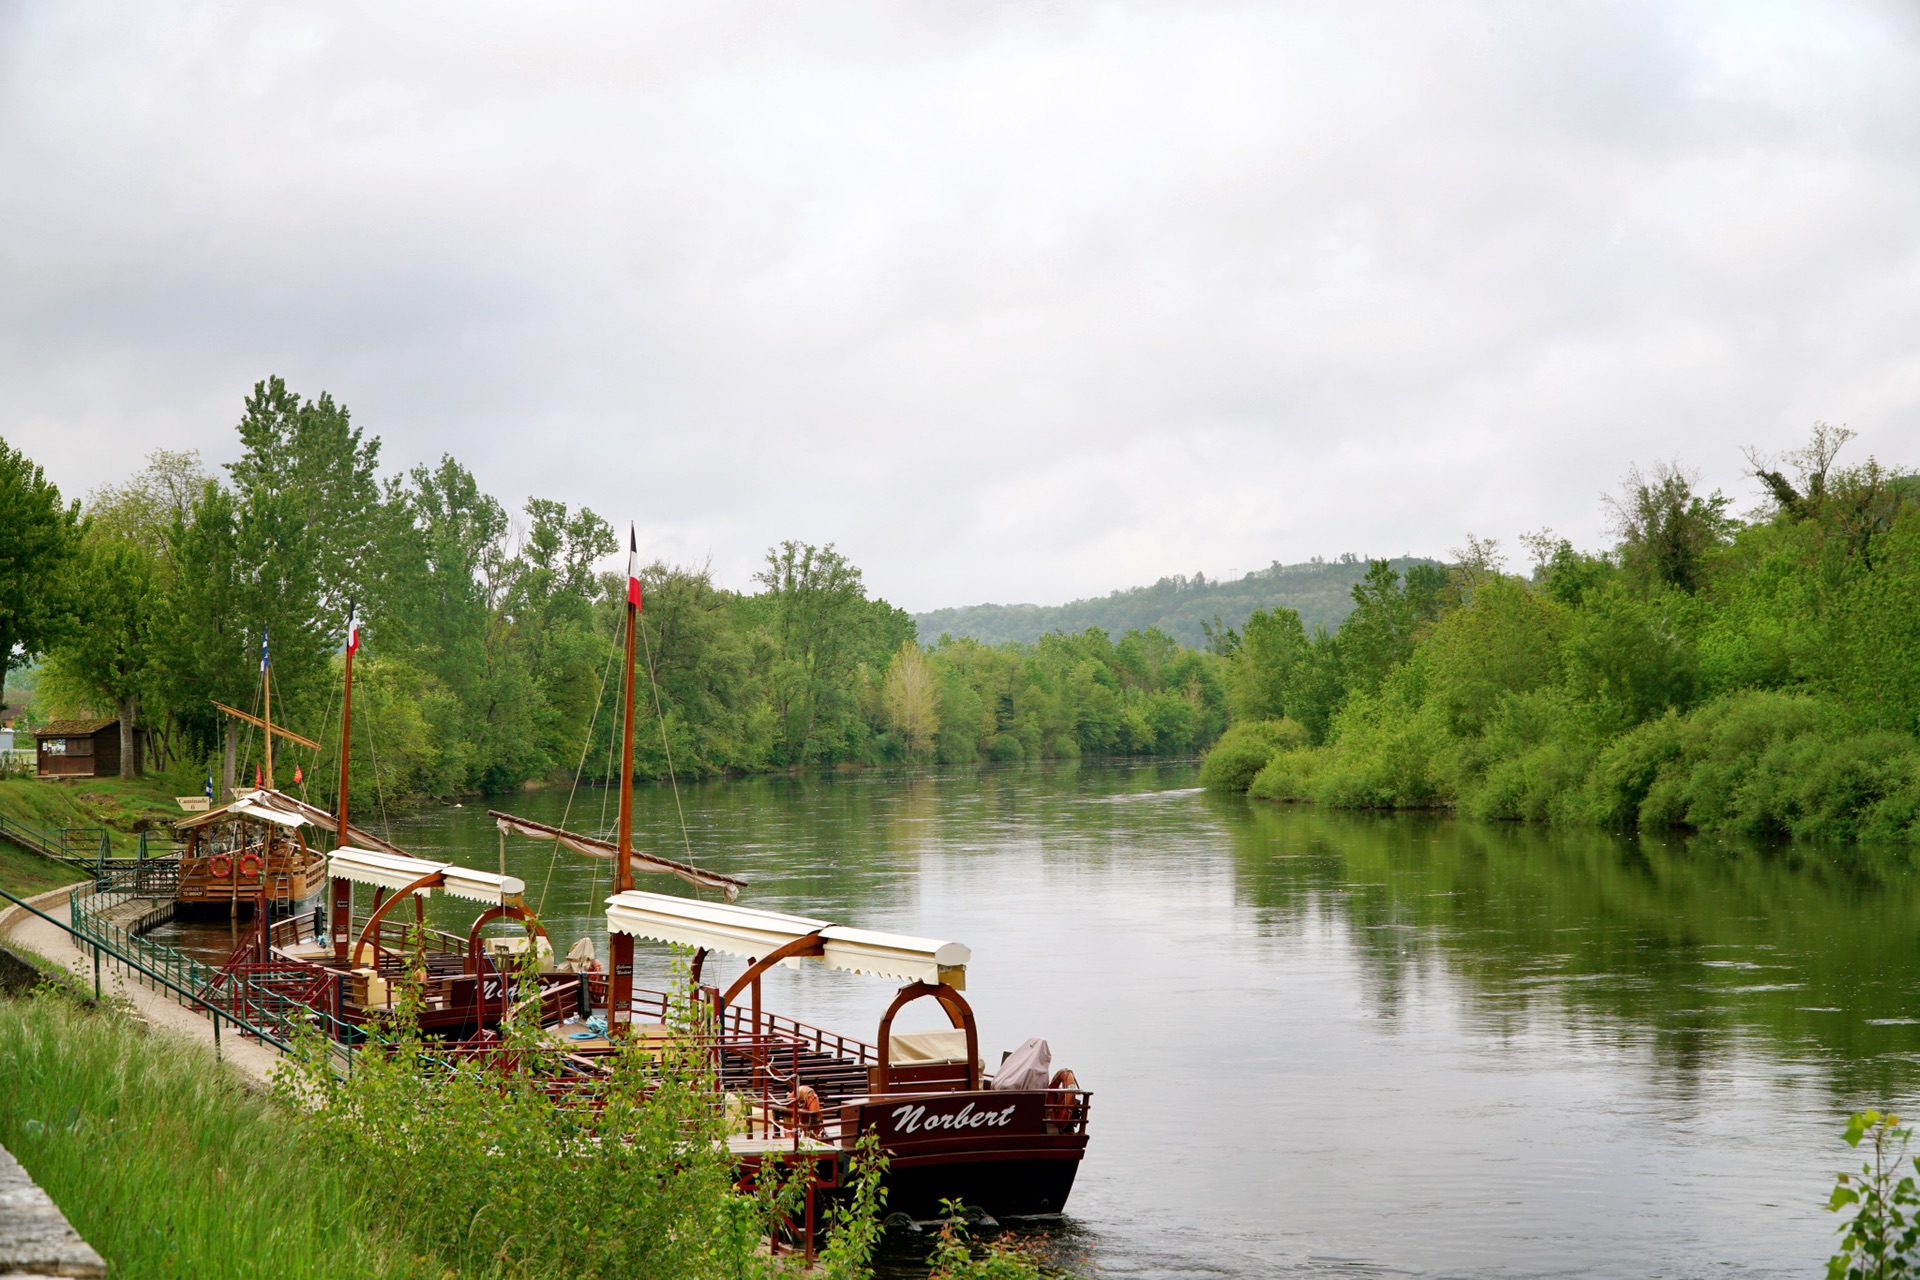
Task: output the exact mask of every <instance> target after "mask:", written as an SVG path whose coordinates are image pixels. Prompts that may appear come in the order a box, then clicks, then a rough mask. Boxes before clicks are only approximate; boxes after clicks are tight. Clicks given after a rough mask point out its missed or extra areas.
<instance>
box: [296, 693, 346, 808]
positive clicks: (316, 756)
mask: <svg viewBox="0 0 1920 1280" xmlns="http://www.w3.org/2000/svg"><path fill="white" fill-rule="evenodd" d="M337 692H338V690H337V689H335V688H334V686H333V684H332V682H331V681H329V682H328V684H327V713H326V714H325V715H324V716H322V717H320V732H319V733H317V734H315V735H314V739H313V750H312V751H311V752H309V753H308V758H307V777H308V778H309V779H311V778H312V777H313V771H314V770H315V769H318V768H319V767H320V744H321V743H323V742H325V741H326V740H327V731H328V730H329V729H331V728H332V727H333V695H334V694H335V693H337ZM301 795H302V796H305V795H306V792H305V789H304V786H303V789H302V791H301ZM308 803H309V804H311V803H312V800H311V799H309V800H308Z"/></svg>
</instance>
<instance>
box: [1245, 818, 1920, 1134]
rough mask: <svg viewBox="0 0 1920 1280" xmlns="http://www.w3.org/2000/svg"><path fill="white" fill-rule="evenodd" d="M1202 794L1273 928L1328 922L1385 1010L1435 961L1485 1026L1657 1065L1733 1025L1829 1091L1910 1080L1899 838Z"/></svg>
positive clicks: (1908, 945)
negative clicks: (1545, 1023) (1809, 1069)
mask: <svg viewBox="0 0 1920 1280" xmlns="http://www.w3.org/2000/svg"><path fill="white" fill-rule="evenodd" d="M1212 807H1213V808H1214V809H1215V811H1216V812H1218V813H1219V814H1220V816H1221V817H1222V819H1223V820H1224V825H1225V827H1226V828H1227V830H1228V831H1230V832H1231V833H1232V835H1231V838H1232V841H1233V845H1234V858H1235V868H1236V873H1237V875H1238V878H1239V879H1238V893H1239V896H1240V898H1241V900H1242V901H1243V902H1246V903H1249V904H1251V905H1252V906H1253V907H1254V908H1255V909H1256V911H1257V912H1258V913H1259V915H1260V917H1261V920H1262V925H1263V927H1264V928H1265V929H1267V930H1269V931H1272V932H1281V933H1286V932H1293V931H1296V930H1299V929H1301V928H1303V927H1305V925H1306V924H1308V923H1309V922H1311V921H1314V920H1316V919H1321V918H1331V919H1333V920H1337V921H1338V922H1339V923H1340V925H1341V926H1342V927H1343V928H1344V930H1345V931H1346V934H1347V936H1348V938H1349V940H1350V945H1351V946H1353V947H1354V948H1355V949H1356V951H1357V952H1358V953H1359V954H1361V955H1362V956H1363V957H1364V958H1365V965H1364V969H1365V974H1366V977H1365V980H1366V982H1367V983H1368V996H1369V999H1370V1000H1371V1001H1372V1002H1373V1004H1374V1006H1375V1007H1376V1008H1377V1010H1378V1011H1379V1012H1380V1013H1381V1014H1383V1015H1386V1016H1392V1015H1393V1014H1395V1013H1397V1012H1398V1011H1399V1010H1400V1009H1401V1008H1403V1007H1404V1002H1405V1001H1406V999H1407V997H1408V995H1409V993H1410V991H1411V990H1412V989H1414V988H1415V987H1417V985H1418V984H1419V982H1420V980H1421V978H1422V975H1423V973H1426V972H1431V967H1432V966H1434V965H1442V966H1444V968H1445V971H1446V972H1447V973H1449V974H1451V975H1453V976H1454V977H1456V978H1457V979H1460V980H1463V981H1462V986H1463V990H1464V995H1465V998H1466V1000H1467V1001H1468V1002H1469V1003H1468V1008H1467V1012H1468V1017H1469V1019H1470V1020H1471V1022H1472V1023H1473V1025H1474V1026H1476V1027H1477V1028H1478V1029H1479V1030H1481V1031H1483V1032H1485V1033H1487V1034H1490V1035H1495V1036H1511V1035H1517V1034H1520V1033H1522V1032H1524V1031H1525V1030H1527V1029H1528V1028H1529V1027H1532V1026H1537V1025H1539V1023H1538V1021H1537V1020H1538V1019H1540V1018H1541V1017H1542V1016H1547V1017H1551V1018H1552V1019H1553V1020H1554V1021H1555V1024H1556V1025H1557V1026H1558V1027H1559V1028H1561V1029H1562V1030H1565V1031H1571V1032H1573V1033H1574V1034H1579V1035H1592V1036H1596V1037H1603V1038H1605V1039H1606V1040H1607V1041H1608V1042H1609V1043H1620V1042H1621V1041H1622V1037H1623V1036H1625V1037H1627V1038H1630V1039H1638V1038H1641V1037H1650V1039H1651V1047H1652V1050H1653V1052H1654V1055H1655V1060H1656V1062H1657V1063H1658V1064H1659V1065H1660V1067H1661V1068H1662V1070H1663V1071H1664V1072H1669V1073H1671V1075H1672V1077H1673V1080H1672V1082H1671V1083H1672V1084H1673V1085H1675V1086H1676V1087H1679V1088H1683V1089H1684V1088H1688V1087H1690V1085H1691V1084H1697V1083H1698V1079H1699V1077H1700V1076H1701V1075H1702V1074H1703V1073H1707V1072H1710V1071H1711V1070H1713V1069H1715V1068H1716V1067H1717V1066H1720V1065H1723V1064H1724V1062H1725V1059H1726V1057H1727V1054H1728V1051H1729V1050H1730V1049H1731V1047H1732V1046H1733V1044H1734V1042H1735V1041H1736V1040H1739V1039H1741V1038H1743V1037H1751V1038H1756V1039H1759V1040H1763V1041H1764V1042H1765V1051H1767V1052H1771V1053H1773V1054H1775V1055H1784V1056H1786V1057H1788V1058H1792V1059H1795V1060H1800V1061H1818V1062H1821V1063H1824V1064H1825V1067H1826V1070H1827V1072H1828V1075H1829V1079H1830V1080H1831V1083H1832V1087H1833V1088H1834V1089H1835V1090H1836V1091H1837V1092H1838V1093H1839V1094H1840V1095H1842V1096H1843V1097H1845V1098H1850V1099H1851V1098H1860V1097H1892V1096H1895V1095H1896V1093H1897V1092H1898V1091H1900V1090H1901V1089H1903V1088H1907V1087H1911V1086H1912V1085H1913V1084H1915V1083H1916V1082H1920V1069H1917V1068H1920V1027H1917V1026H1913V1025H1907V1024H1904V1023H1902V1022H1898V1021H1889V1020H1898V1019H1906V1018H1910V1017H1916V1016H1920V1001H1916V999H1915V995H1916V984H1917V982H1920V965H1917V963H1916V962H1917V961H1920V930H1916V921H1920V912H1917V911H1916V907H1920V876H1916V874H1915V870H1914V867H1913V865H1912V863H1911V861H1910V857H1909V855H1908V853H1906V852H1905V851H1903V850H1877V849H1866V848H1859V847H1846V848H1837V849H1832V850H1818V849H1809V848H1808V847H1806V846H1804V845H1801V846H1796V847H1791V848H1788V847H1769V846H1763V845H1750V844H1749V845H1736V844H1728V843H1724V842H1719V841H1710V840H1698V839H1693V840H1690V839H1686V838H1683V837H1679V836H1668V837H1659V836H1639V837H1623V836H1612V835H1607V834H1603V833H1598V832H1570V831H1564V830H1559V831H1556V830H1548V829H1544V828H1537V827H1520V826H1515V827H1504V826H1493V825H1484V824H1474V823H1466V822H1457V821H1454V820H1451V819H1445V818H1437V817H1432V816H1423V815H1396V816H1385V815H1382V816H1373V815H1356V814H1335V813H1326V812H1322V811H1317V810H1312V809H1305V808H1279V807H1273V806H1267V805H1260V804H1254V805H1247V804H1245V803H1244V802H1240V801H1236V800H1226V799H1220V800H1215V801H1213V802H1212Z"/></svg>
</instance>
